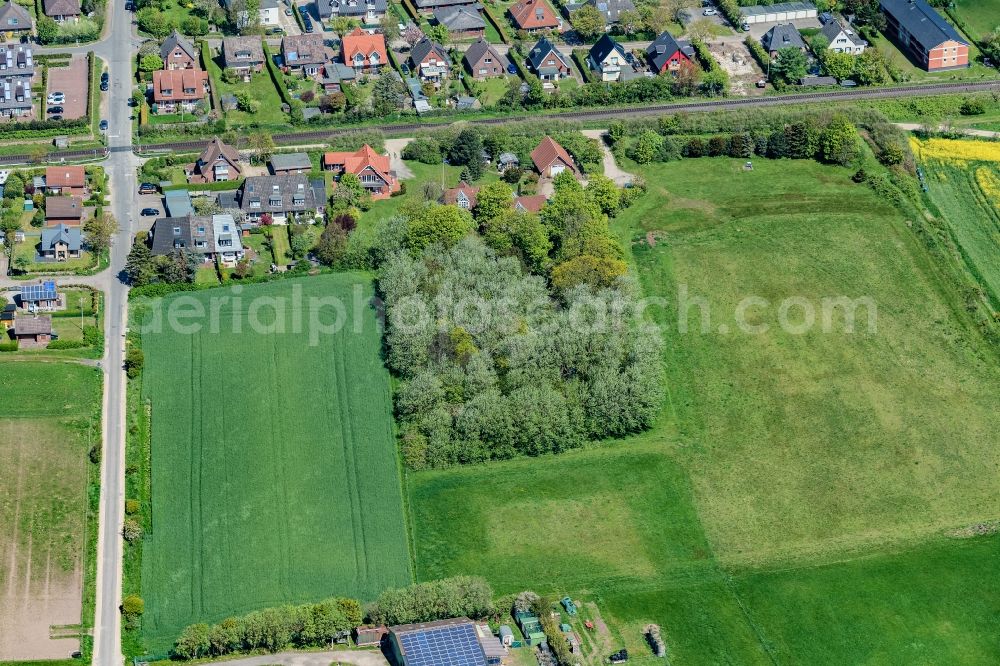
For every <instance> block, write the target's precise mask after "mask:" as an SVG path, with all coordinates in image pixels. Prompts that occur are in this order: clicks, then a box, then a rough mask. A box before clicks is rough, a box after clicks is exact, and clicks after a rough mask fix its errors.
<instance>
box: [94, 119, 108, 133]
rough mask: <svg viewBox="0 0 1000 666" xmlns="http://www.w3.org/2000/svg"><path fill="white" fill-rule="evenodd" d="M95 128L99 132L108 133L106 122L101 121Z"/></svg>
mask: <svg viewBox="0 0 1000 666" xmlns="http://www.w3.org/2000/svg"><path fill="white" fill-rule="evenodd" d="M97 128H98V129H99V130H101V131H102V132H107V131H108V121H107V120H102V121H101V123H100V124H99V125H98V126H97Z"/></svg>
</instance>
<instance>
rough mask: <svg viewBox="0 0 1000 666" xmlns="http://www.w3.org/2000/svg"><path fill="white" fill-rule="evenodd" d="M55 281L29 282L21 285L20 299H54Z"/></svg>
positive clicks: (27, 301) (28, 301) (31, 300)
mask: <svg viewBox="0 0 1000 666" xmlns="http://www.w3.org/2000/svg"><path fill="white" fill-rule="evenodd" d="M56 298H57V296H56V283H55V282H45V283H43V284H29V285H25V286H23V287H21V300H22V301H24V302H25V303H34V302H36V301H54V300H56Z"/></svg>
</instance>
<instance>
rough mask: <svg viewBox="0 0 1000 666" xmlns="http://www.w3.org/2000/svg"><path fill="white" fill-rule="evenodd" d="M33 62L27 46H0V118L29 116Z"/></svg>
mask: <svg viewBox="0 0 1000 666" xmlns="http://www.w3.org/2000/svg"><path fill="white" fill-rule="evenodd" d="M34 76H35V61H34V58H33V57H32V53H31V46H30V45H29V44H0V116H3V117H6V118H20V117H23V116H28V115H31V81H32V78H33V77H34Z"/></svg>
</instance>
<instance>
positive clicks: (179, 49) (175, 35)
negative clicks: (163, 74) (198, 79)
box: [160, 30, 198, 69]
mask: <svg viewBox="0 0 1000 666" xmlns="http://www.w3.org/2000/svg"><path fill="white" fill-rule="evenodd" d="M160 58H162V59H163V68H164V69H189V68H191V67H194V66H195V64H196V63H197V62H198V52H197V51H195V49H194V45H193V44H191V42H189V41H188V40H187V38H185V37H184V36H183V35H181V33H179V32H177V31H176V30H174V31H173V32H172V33H170V34H169V35H167V38H166V39H164V40H163V43H162V44H160ZM175 61H176V62H175Z"/></svg>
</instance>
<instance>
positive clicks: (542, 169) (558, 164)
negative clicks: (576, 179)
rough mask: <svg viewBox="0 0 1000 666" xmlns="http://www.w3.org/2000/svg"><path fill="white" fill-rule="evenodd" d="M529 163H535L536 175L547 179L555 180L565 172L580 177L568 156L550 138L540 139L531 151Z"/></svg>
mask: <svg viewBox="0 0 1000 666" xmlns="http://www.w3.org/2000/svg"><path fill="white" fill-rule="evenodd" d="M531 161H532V162H534V163H535V168H536V169H538V173H540V174H541V175H543V176H546V177H548V178H555V177H556V176H558V175H559V174H561V173H562V172H563V171H566V170H569V171H570V172H572V174H573V175H574V176H579V175H580V172H579V171H577V169H576V165H575V164H574V162H573V158H572V157H570V154H569V153H568V152H566V149H565V148H563V147H562V146H560V145H559V144H558V143H556V141H555V140H554V139H553V138H552V137H550V136H547V137H545V138H544V139H542V142H541V143H539V144H538V147H537V148H535V149H534V150H533V151H531Z"/></svg>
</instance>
